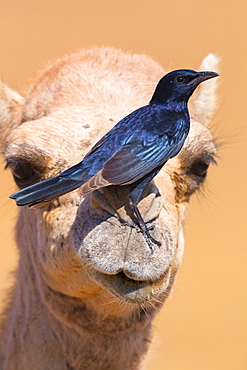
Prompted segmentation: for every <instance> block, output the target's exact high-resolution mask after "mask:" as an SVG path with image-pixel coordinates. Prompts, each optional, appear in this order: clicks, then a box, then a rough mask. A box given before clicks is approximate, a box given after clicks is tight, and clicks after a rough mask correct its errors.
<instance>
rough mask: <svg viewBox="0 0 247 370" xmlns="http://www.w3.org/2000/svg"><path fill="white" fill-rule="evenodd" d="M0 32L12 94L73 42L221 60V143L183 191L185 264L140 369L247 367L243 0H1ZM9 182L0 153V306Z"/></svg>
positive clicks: (12, 258)
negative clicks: (188, 197)
mask: <svg viewBox="0 0 247 370" xmlns="http://www.w3.org/2000/svg"><path fill="white" fill-rule="evenodd" d="M0 30H1V32H0V50H1V56H0V77H1V78H2V80H3V81H4V82H5V83H7V84H8V85H9V86H10V87H11V88H12V89H16V90H17V91H18V92H19V93H21V94H25V91H26V90H27V88H28V86H29V84H30V82H31V80H32V79H33V78H34V77H35V75H36V73H37V71H38V70H40V69H42V68H43V67H44V66H46V65H47V62H48V61H50V60H53V59H55V58H57V57H60V56H63V55H64V54H65V53H71V52H74V51H77V50H78V49H81V48H90V47H95V46H114V47H118V48H122V49H123V50H126V51H131V52H134V53H144V54H147V55H149V56H151V57H153V58H154V59H155V60H156V61H158V62H159V63H160V64H161V65H162V66H163V67H164V69H165V70H167V71H168V70H172V69H177V68H190V69H197V68H198V66H199V64H200V62H201V60H202V59H203V58H204V56H205V55H207V54H208V53H209V52H213V53H216V54H217V55H219V56H220V57H221V58H222V62H221V70H220V74H221V77H220V87H219V96H220V105H219V109H218V111H217V113H216V115H215V117H214V119H213V121H212V123H211V127H212V131H213V133H214V134H215V135H216V137H218V140H219V142H220V143H222V142H223V146H221V147H220V148H219V153H218V156H219V157H218V166H214V167H212V168H211V169H210V171H209V175H208V179H207V186H206V187H205V190H204V192H203V193H202V194H198V195H195V196H194V197H193V199H192V201H191V207H190V212H189V215H188V217H187V219H186V224H185V238H186V246H185V247H186V248H185V256H184V260H183V264H182V266H181V268H180V272H179V275H178V278H177V280H176V283H175V286H174V289H173V294H172V297H171V298H170V299H169V301H168V302H167V303H166V304H165V306H164V308H163V309H162V312H161V313H159V315H158V317H157V319H156V320H155V324H154V332H155V337H154V346H153V348H152V350H151V352H150V353H149V358H148V361H147V368H148V369H150V370H151V369H154V370H162V369H168V370H180V369H181V370H187V369H188V370H189V369H190V370H193V369H196V370H208V369H210V370H214V369H215V370H216V369H217V370H232V369H237V370H240V369H241V370H242V369H247V349H246V346H247V289H246V285H247V271H246V270H247V243H246V226H247V217H246V214H247V197H246V186H247V165H246V162H247V151H246V147H247V129H246V127H247V126H246V119H247V101H246V99H247V93H246V86H247V41H246V36H247V2H246V0H237V1H231V0H217V1H214V0H207V1H204V0H186V1H183V0H176V1H171V2H170V1H166V0H152V1H151V0H149V1H147V0H131V1H130V0H73V1H71V0H52V1H50V0H36V1H33V0H22V1H14V0H1V1H0ZM14 190H15V186H14V183H13V181H12V178H11V176H10V174H9V173H8V171H4V162H3V161H1V170H0V302H1V303H0V308H1V307H2V306H3V304H4V302H5V301H6V289H7V288H8V287H9V286H10V285H11V281H12V277H11V271H13V270H14V268H15V266H16V262H17V252H16V248H15V243H14V231H13V230H14V224H15V219H16V212H17V207H16V206H15V205H14V202H13V201H10V200H8V196H9V195H10V194H11V193H12V192H13V191H14Z"/></svg>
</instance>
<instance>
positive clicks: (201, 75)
mask: <svg viewBox="0 0 247 370" xmlns="http://www.w3.org/2000/svg"><path fill="white" fill-rule="evenodd" d="M217 76H219V74H218V73H216V72H208V71H204V72H198V75H197V77H195V78H193V80H192V81H190V82H189V83H188V85H195V86H197V85H199V84H200V83H201V82H203V81H206V80H209V79H210V78H214V77H217Z"/></svg>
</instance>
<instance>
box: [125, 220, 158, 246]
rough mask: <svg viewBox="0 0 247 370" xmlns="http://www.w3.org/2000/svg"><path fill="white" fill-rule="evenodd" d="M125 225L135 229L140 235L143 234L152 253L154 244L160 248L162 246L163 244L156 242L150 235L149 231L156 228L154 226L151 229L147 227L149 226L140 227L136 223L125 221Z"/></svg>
mask: <svg viewBox="0 0 247 370" xmlns="http://www.w3.org/2000/svg"><path fill="white" fill-rule="evenodd" d="M123 225H124V226H129V227H132V228H134V229H135V230H136V231H137V232H138V233H140V232H141V233H142V234H143V236H144V238H145V240H146V242H147V244H148V246H149V248H150V249H151V251H152V252H154V245H153V244H156V245H158V246H159V247H160V246H161V243H160V242H159V241H158V240H156V239H155V238H154V237H153V236H152V235H150V233H149V231H152V230H154V228H155V226H154V225H151V226H149V227H147V225H146V224H145V223H144V224H143V225H142V224H141V225H138V224H136V223H135V222H133V221H124V222H123Z"/></svg>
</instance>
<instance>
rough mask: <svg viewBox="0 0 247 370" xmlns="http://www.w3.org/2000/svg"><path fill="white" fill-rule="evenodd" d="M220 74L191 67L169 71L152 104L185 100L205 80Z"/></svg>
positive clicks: (162, 80) (163, 78)
mask: <svg viewBox="0 0 247 370" xmlns="http://www.w3.org/2000/svg"><path fill="white" fill-rule="evenodd" d="M217 76H219V75H218V73H216V72H208V71H203V72H196V71H193V70H190V69H178V70H176V71H172V72H170V73H167V74H166V75H165V76H164V77H162V79H161V80H160V81H159V83H158V85H157V87H156V89H155V91H154V94H153V96H152V99H151V101H150V104H166V103H169V102H175V103H176V102H181V101H182V102H185V103H187V101H188V99H189V98H190V96H191V95H192V93H193V92H194V90H195V89H196V87H197V86H198V85H199V84H200V83H201V82H203V81H205V80H208V79H210V78H213V77H217Z"/></svg>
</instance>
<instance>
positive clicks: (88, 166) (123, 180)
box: [10, 69, 218, 250]
mask: <svg viewBox="0 0 247 370" xmlns="http://www.w3.org/2000/svg"><path fill="white" fill-rule="evenodd" d="M216 76H218V74H217V73H215V72H196V71H192V70H188V69H182V70H176V71H173V72H170V73H168V74H167V75H165V76H164V77H163V78H162V79H161V80H160V81H159V83H158V85H157V87H156V89H155V91H154V94H153V96H152V99H151V101H150V103H149V104H148V105H146V106H144V107H141V108H139V109H137V110H135V111H134V112H132V113H131V114H129V115H128V116H126V117H125V118H123V119H122V120H121V121H120V122H118V123H117V124H116V125H115V126H114V127H113V128H112V129H111V130H110V131H109V132H108V133H107V134H106V135H104V136H103V137H102V138H101V139H100V140H99V141H98V142H97V143H96V144H95V145H94V146H93V147H92V149H91V150H90V151H89V152H88V153H87V154H86V156H85V157H84V158H83V160H82V161H81V162H80V163H78V164H76V165H74V166H73V167H71V168H69V169H67V170H66V171H64V172H62V173H61V174H60V175H57V176H55V177H53V178H50V179H48V180H45V181H42V182H39V183H37V184H34V185H31V186H29V187H27V188H25V189H22V190H20V191H18V192H16V193H14V194H12V195H11V196H10V198H11V199H15V200H16V203H17V205H18V206H25V205H28V206H29V207H33V206H37V205H41V204H42V203H45V202H48V201H51V200H52V199H54V198H57V197H59V196H60V195H63V194H65V193H68V192H70V191H72V190H75V189H76V188H79V187H81V194H82V195H85V194H87V193H89V192H92V191H93V190H95V189H98V188H102V187H105V186H109V185H120V186H124V185H130V184H131V187H130V193H129V195H128V197H129V203H130V206H131V209H132V211H133V213H134V214H135V216H136V219H137V222H138V223H137V224H135V223H129V224H130V225H131V226H133V225H135V226H136V227H138V228H139V229H140V231H141V232H142V233H143V235H144V238H145V240H146V241H147V243H148V245H149V247H150V248H151V250H153V249H154V247H153V244H152V243H155V244H157V245H160V244H161V243H160V242H158V241H157V240H155V239H154V238H153V237H152V236H151V235H150V233H149V230H150V229H151V228H148V227H147V225H146V224H145V222H144V220H143V218H142V216H141V214H140V211H139V209H138V206H137V205H138V202H139V201H140V199H141V195H142V192H143V189H144V188H145V187H146V185H147V184H148V183H149V182H150V181H151V180H152V179H153V178H154V177H155V176H156V174H157V173H158V172H159V171H160V169H161V168H162V167H163V166H164V164H165V163H166V162H167V161H168V160H169V159H170V158H172V157H174V156H176V155H177V154H178V153H179V151H180V150H181V148H182V146H183V144H184V141H185V139H186V137H187V135H188V133H189V129H190V117H189V112H188V108H187V102H188V100H189V98H190V96H191V95H192V93H193V92H194V90H195V89H196V87H197V86H198V85H199V84H200V83H201V82H203V81H205V80H207V79H209V78H213V77H216Z"/></svg>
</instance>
